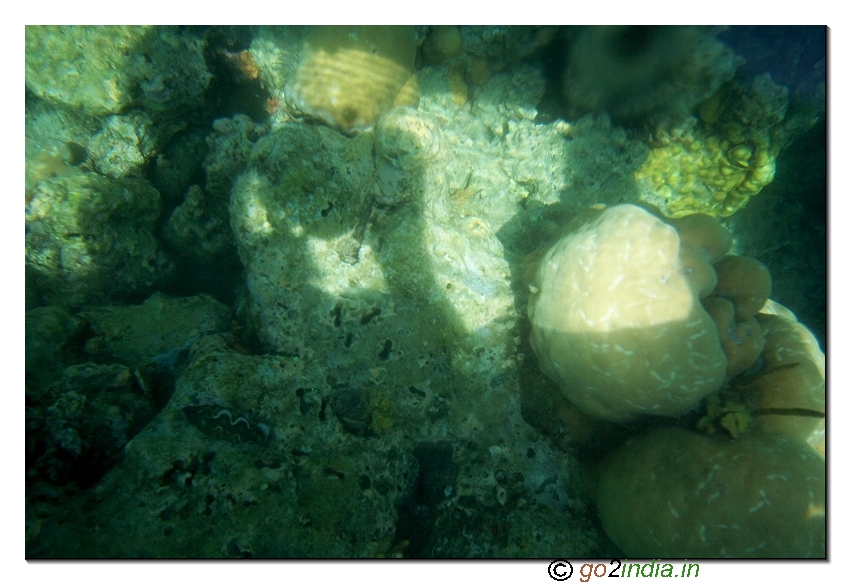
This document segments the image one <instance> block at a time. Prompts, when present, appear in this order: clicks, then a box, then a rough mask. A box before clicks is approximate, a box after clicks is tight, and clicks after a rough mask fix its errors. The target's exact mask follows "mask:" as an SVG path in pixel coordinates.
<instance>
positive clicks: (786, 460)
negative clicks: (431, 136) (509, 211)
mask: <svg viewBox="0 0 850 583" xmlns="http://www.w3.org/2000/svg"><path fill="white" fill-rule="evenodd" d="M670 223H672V225H671V224H668V223H667V222H665V221H664V220H662V219H661V218H659V217H657V216H655V215H653V214H652V213H650V212H648V211H647V210H644V209H642V208H640V207H637V206H632V205H620V206H615V207H611V208H608V209H605V210H601V211H600V210H592V211H590V212H589V213H587V215H586V216H585V217H580V218H579V219H577V220H576V224H577V225H578V226H577V227H574V229H573V230H572V231H571V232H570V233H569V234H568V235H567V236H565V237H564V238H563V239H561V241H559V242H558V243H556V244H555V245H554V246H553V247H552V249H551V250H550V251H549V252H548V253H547V254H546V255H545V256H544V257H543V258H542V260H541V261H540V267H539V270H538V274H537V278H536V280H535V284H534V285H535V287H536V289H535V290H534V292H535V293H533V295H532V297H531V299H530V300H529V318H530V320H531V324H532V333H531V346H532V348H533V349H534V350H535V352H536V353H537V355H538V358H539V360H540V366H541V368H542V369H543V371H544V372H545V373H546V374H547V375H548V376H550V377H551V378H552V379H554V380H555V381H556V382H557V383H558V385H559V387H560V389H561V391H562V393H563V394H564V396H565V397H566V398H567V399H569V400H570V401H571V403H573V404H575V405H576V406H578V407H579V408H580V409H581V410H582V411H583V412H585V413H587V414H588V415H590V416H592V417H595V418H599V419H604V420H609V421H615V422H623V421H629V420H632V419H634V418H635V416H636V415H638V414H650V415H661V416H669V417H681V416H682V415H683V414H684V413H686V412H687V411H689V410H691V409H700V408H701V407H704V411H705V416H704V417H703V418H702V419H700V420H699V422H697V423H696V424H695V426H693V427H692V428H691V429H690V430H687V429H682V428H677V429H669V428H668V429H660V430H655V431H651V432H649V433H646V434H643V435H639V436H637V437H634V438H632V439H631V440H630V441H627V442H626V443H625V444H624V445H622V446H620V447H619V448H617V449H616V450H615V451H614V452H613V453H611V454H609V455H608V456H607V457H606V459H605V461H604V462H603V463H602V466H601V469H600V479H599V486H598V492H597V495H598V503H599V512H600V517H601V519H602V522H603V525H604V527H605V530H606V532H607V533H608V534H609V536H611V538H612V539H613V540H614V542H615V543H617V544H618V545H619V546H620V548H622V549H623V550H624V551H625V552H626V554H627V555H629V556H657V555H663V556H665V557H688V556H711V557H777V556H780V557H812V556H815V557H819V556H823V555H824V552H825V550H824V549H825V547H824V536H825V533H824V522H823V516H824V466H823V458H822V457H821V455H818V453H817V452H823V450H824V444H823V435H824V406H825V402H824V387H823V379H824V376H823V354H822V353H821V352H820V350H819V349H818V348H817V343H816V341H815V340H814V338H813V337H812V335H811V333H809V332H808V330H806V329H805V327H803V326H801V325H800V324H799V323H797V322H796V319H794V318H793V316H791V315H789V313H788V312H787V310H783V309H781V308H780V307H778V306H777V305H776V304H775V303H772V302H771V303H768V304H767V305H766V303H767V300H768V296H769V295H770V290H771V278H770V274H769V273H768V271H767V269H766V268H765V267H764V265H762V264H761V263H759V262H758V261H756V260H754V259H751V258H746V257H739V256H725V257H724V256H723V255H724V254H725V253H726V252H727V251H728V249H729V246H730V244H731V238H730V237H729V235H728V233H724V232H723V231H724V230H723V229H722V227H720V226H719V224H717V223H716V221H714V220H712V219H710V218H709V217H707V216H705V215H701V216H700V215H691V216H687V217H684V218H682V219H678V220H672V221H670ZM677 229H679V230H678V231H677ZM761 310H764V311H765V312H766V313H765V314H761V313H758V312H759V311H761ZM774 313H775V314H779V315H772V314H774ZM730 379H731V380H730ZM721 388H722V389H723V390H722V392H721V391H720V389H721ZM703 399H705V402H704V403H703V404H702V405H700V401H703ZM698 432H702V433H708V434H711V435H710V436H707V435H701V434H699V433H698ZM789 533H793V534H792V535H789Z"/></svg>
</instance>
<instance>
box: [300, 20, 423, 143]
mask: <svg viewBox="0 0 850 583" xmlns="http://www.w3.org/2000/svg"><path fill="white" fill-rule="evenodd" d="M415 58H416V42H415V38H414V34H413V28H412V27H408V26H319V27H316V28H315V29H313V30H312V31H311V34H310V36H309V37H308V38H307V40H306V41H305V43H304V58H303V59H302V61H301V63H300V64H299V65H298V68H297V69H296V71H295V73H294V74H293V76H292V78H291V79H290V80H289V81H288V83H287V85H286V89H285V95H286V99H287V101H288V102H289V103H290V104H291V105H293V106H294V107H295V108H296V109H298V110H300V111H301V112H302V113H304V114H306V115H308V116H311V117H314V118H317V119H319V120H321V121H324V122H325V123H327V124H328V125H330V126H332V127H335V128H336V129H338V130H339V131H341V132H343V133H345V134H352V133H355V132H358V131H361V130H364V129H367V128H369V127H371V126H372V125H373V124H374V123H375V121H376V120H377V119H378V116H379V115H380V114H381V113H383V112H385V111H387V110H388V109H389V108H391V107H392V106H393V105H394V104H398V105H412V104H416V103H418V98H419V97H418V89H417V88H416V83H415V81H416V80H415V77H414V75H413V64H414V60H415Z"/></svg>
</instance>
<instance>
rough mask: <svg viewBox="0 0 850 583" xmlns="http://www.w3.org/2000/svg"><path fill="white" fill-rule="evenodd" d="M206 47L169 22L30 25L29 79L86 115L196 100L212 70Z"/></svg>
mask: <svg viewBox="0 0 850 583" xmlns="http://www.w3.org/2000/svg"><path fill="white" fill-rule="evenodd" d="M203 48H204V41H203V40H201V39H199V38H193V37H191V36H190V35H187V34H181V33H180V32H179V31H178V29H176V28H172V27H159V28H154V27H145V26H28V27H26V81H27V87H28V88H29V89H30V90H31V91H32V92H33V93H35V94H36V95H38V96H39V97H42V98H44V99H46V100H49V101H53V102H59V103H64V104H66V105H71V106H76V107H79V108H80V109H82V110H83V112H85V113H86V114H89V115H102V114H108V113H119V112H121V111H122V110H124V109H126V108H127V107H129V106H131V105H136V106H141V107H144V108H147V109H150V110H152V111H165V110H168V109H174V108H175V107H183V106H198V105H200V104H202V102H203V93H204V91H205V89H206V87H207V84H208V83H209V81H210V79H211V78H212V76H211V75H210V73H209V71H207V68H206V64H205V63H204V55H203Z"/></svg>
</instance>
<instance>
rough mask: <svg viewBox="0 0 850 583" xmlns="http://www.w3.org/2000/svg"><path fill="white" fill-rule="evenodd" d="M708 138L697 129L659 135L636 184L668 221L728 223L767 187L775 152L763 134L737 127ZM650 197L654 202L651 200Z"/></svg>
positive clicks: (724, 127) (730, 126) (726, 127)
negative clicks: (703, 218)
mask: <svg viewBox="0 0 850 583" xmlns="http://www.w3.org/2000/svg"><path fill="white" fill-rule="evenodd" d="M715 131H717V133H709V132H708V131H707V130H706V129H704V128H703V127H701V126H690V127H687V128H678V129H677V131H674V132H670V133H668V134H665V135H662V136H660V137H659V139H658V144H657V146H656V147H655V148H653V149H652V151H651V152H650V154H649V157H648V158H647V159H646V162H644V164H643V166H641V168H640V169H639V170H638V171H637V173H635V178H637V179H638V180H641V181H643V183H644V185H645V186H646V187H647V190H648V192H649V193H650V194H649V196H647V197H645V198H648V199H650V200H648V202H653V203H656V204H659V206H661V208H662V210H663V211H664V213H665V214H666V215H667V216H671V217H682V216H686V215H690V214H695V213H704V214H709V215H712V216H721V217H728V216H730V215H731V214H733V213H734V212H735V211H737V210H739V209H741V208H743V207H744V206H745V205H746V204H747V202H748V201H749V199H750V197H751V196H754V195H756V194H758V193H759V192H760V191H761V189H762V188H764V187H765V186H767V185H768V184H770V182H771V181H772V180H773V175H774V172H775V170H776V164H775V160H776V151H775V150H776V148H774V147H772V145H771V141H770V138H769V137H768V136H767V135H766V134H758V133H753V132H750V134H751V135H748V134H747V131H746V128H745V127H743V126H740V125H739V124H737V125H736V124H724V125H721V126H717V128H715ZM653 197H654V198H655V200H652V199H653Z"/></svg>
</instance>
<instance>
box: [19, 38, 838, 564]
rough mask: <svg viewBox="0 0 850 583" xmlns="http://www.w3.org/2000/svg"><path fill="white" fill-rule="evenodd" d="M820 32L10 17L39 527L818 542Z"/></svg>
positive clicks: (76, 542) (144, 548)
mask: <svg viewBox="0 0 850 583" xmlns="http://www.w3.org/2000/svg"><path fill="white" fill-rule="evenodd" d="M825 45H826V28H825V27H820V26H730V27H720V26H314V27H310V26H256V27H252V26H204V27H185V26H174V27H171V26H153V27H146V26H27V27H26V58H25V60H26V102H25V103H26V111H25V116H26V268H25V269H26V339H25V342H26V359H25V361H26V376H25V383H26V442H25V448H26V502H25V506H26V532H25V537H26V557H27V558H31V559H38V558H143V557H144V558H166V557H168V558H228V557H232V558H248V557H254V558H290V557H291V558H329V557H343V558H355V557H368V558H379V557H407V558H470V557H481V558H502V557H509V558H522V557H534V558H551V557H600V558H602V557H605V558H619V559H623V558H637V559H640V558H646V559H659V558H669V559H675V558H678V559H690V560H694V559H709V558H765V557H767V558H824V557H825V554H826V527H825V522H826V513H827V509H826V491H825V490H826V484H825V459H826V422H825V418H826V404H825V402H826V391H825V356H824V351H825V347H826V346H825V344H826V291H825V289H826V286H825V283H826V206H827V205H826V154H825V148H826V120H825V109H826V107H825V106H826V100H825V95H826V85H825V83H826V62H825V53H826V51H825Z"/></svg>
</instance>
